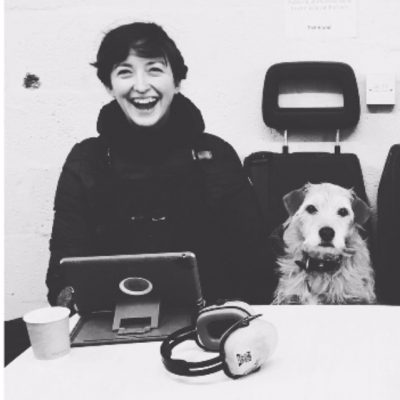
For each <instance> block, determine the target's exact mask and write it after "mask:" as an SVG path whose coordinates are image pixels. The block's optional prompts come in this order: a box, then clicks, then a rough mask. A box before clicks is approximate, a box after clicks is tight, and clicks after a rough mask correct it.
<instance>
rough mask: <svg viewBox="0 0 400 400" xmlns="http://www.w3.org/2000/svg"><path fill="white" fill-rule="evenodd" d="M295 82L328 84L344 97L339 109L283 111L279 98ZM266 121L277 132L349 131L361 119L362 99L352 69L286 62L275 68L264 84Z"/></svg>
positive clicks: (343, 64) (343, 65)
mask: <svg viewBox="0 0 400 400" xmlns="http://www.w3.org/2000/svg"><path fill="white" fill-rule="evenodd" d="M293 82H300V83H301V82H312V83H313V85H314V86H315V85H318V84H319V83H320V84H324V83H328V84H329V85H331V86H333V87H334V89H335V91H338V92H340V93H341V94H342V96H343V105H342V106H340V107H336V106H334V107H303V106H301V107H290V106H289V107H283V106H280V105H279V95H280V93H281V89H282V87H283V85H285V84H286V86H287V85H288V84H290V83H293ZM262 112H263V118H264V122H265V123H266V125H268V126H269V127H271V128H276V129H293V128H296V129H302V128H306V129H309V128H334V129H340V128H348V127H353V126H355V125H356V124H357V123H358V120H359V119H360V98H359V94H358V87H357V81H356V78H355V75H354V71H353V69H352V68H351V67H350V66H349V65H348V64H345V63H340V62H323V61H321V62H319V61H318V62H317V61H314V62H310V61H306V62H284V63H279V64H274V65H272V66H271V67H270V68H269V69H268V71H267V73H266V75H265V81H264V91H263V101H262Z"/></svg>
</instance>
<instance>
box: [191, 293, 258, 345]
mask: <svg viewBox="0 0 400 400" xmlns="http://www.w3.org/2000/svg"><path fill="white" fill-rule="evenodd" d="M250 309H251V307H250V306H249V305H248V304H246V303H244V302H242V301H229V302H226V303H224V304H223V305H221V306H216V305H213V306H209V307H206V308H204V309H203V310H201V311H200V313H199V316H198V317H197V322H196V329H197V342H198V344H199V345H200V347H203V348H204V349H205V350H209V351H219V349H220V344H221V339H222V337H223V336H224V334H225V333H226V332H227V331H228V330H229V329H230V328H231V327H232V326H233V325H234V324H236V323H237V322H238V321H241V320H243V319H244V318H247V317H249V316H251V315H252V314H251V313H250Z"/></svg>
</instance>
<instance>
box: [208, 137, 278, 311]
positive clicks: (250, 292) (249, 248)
mask: <svg viewBox="0 0 400 400" xmlns="http://www.w3.org/2000/svg"><path fill="white" fill-rule="evenodd" d="M215 149H216V150H215V152H216V154H215V160H214V163H209V165H208V175H209V176H208V179H207V180H206V185H207V192H208V197H209V198H211V201H212V204H211V205H212V207H213V208H214V209H215V215H216V216H217V217H218V218H219V221H220V224H221V225H222V230H223V232H224V235H225V238H226V246H227V247H226V253H227V254H226V259H227V263H228V264H229V265H228V269H229V274H230V279H231V281H232V284H233V287H234V290H235V292H236V297H238V298H241V299H243V300H245V301H248V302H250V303H253V304H266V303H269V302H270V301H271V300H272V293H273V290H274V287H275V276H274V263H273V258H272V254H271V252H270V251H269V241H268V237H267V234H266V229H265V224H264V223H263V218H262V214H261V210H260V208H259V205H258V203H257V200H256V196H255V192H254V190H253V188H252V186H251V183H250V180H249V179H248V177H247V176H246V174H245V171H244V168H243V166H242V163H241V161H240V159H239V157H238V155H237V153H236V151H235V150H234V149H233V147H232V146H231V145H230V144H228V143H227V142H224V141H222V140H221V142H220V143H217V144H216V146H215Z"/></svg>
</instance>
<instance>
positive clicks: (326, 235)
mask: <svg viewBox="0 0 400 400" xmlns="http://www.w3.org/2000/svg"><path fill="white" fill-rule="evenodd" d="M319 236H320V237H321V239H322V240H323V241H324V242H330V241H331V240H332V239H333V238H334V236H335V231H334V230H333V229H332V228H330V227H329V226H324V227H323V228H321V229H320V230H319Z"/></svg>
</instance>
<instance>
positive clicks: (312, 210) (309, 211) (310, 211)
mask: <svg viewBox="0 0 400 400" xmlns="http://www.w3.org/2000/svg"><path fill="white" fill-rule="evenodd" d="M306 211H307V212H308V213H309V214H315V213H316V212H317V211H318V210H317V209H316V207H315V206H313V205H312V204H310V205H309V206H307V207H306Z"/></svg>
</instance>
